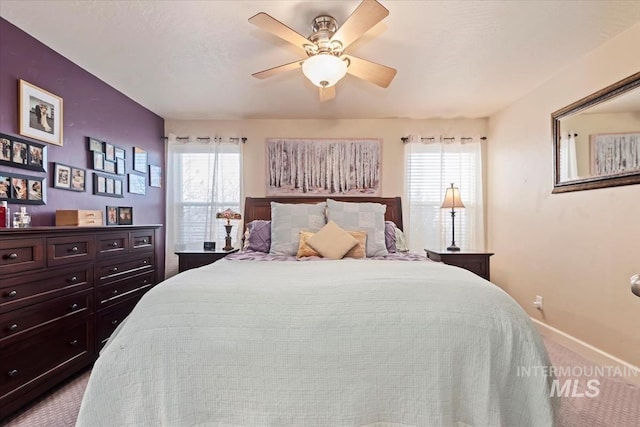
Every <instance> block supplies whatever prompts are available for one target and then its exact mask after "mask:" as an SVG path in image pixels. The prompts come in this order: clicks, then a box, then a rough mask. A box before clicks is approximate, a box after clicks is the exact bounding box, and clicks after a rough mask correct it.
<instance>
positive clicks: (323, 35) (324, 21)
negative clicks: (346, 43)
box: [306, 15, 343, 56]
mask: <svg viewBox="0 0 640 427" xmlns="http://www.w3.org/2000/svg"><path fill="white" fill-rule="evenodd" d="M311 30H312V31H313V34H311V35H310V36H309V41H311V42H312V43H313V45H312V46H309V48H308V49H306V50H307V54H308V55H309V56H313V55H317V54H319V53H329V54H332V55H335V56H340V55H342V51H343V48H342V43H340V42H339V41H337V40H334V41H331V37H333V35H334V34H335V33H336V31H338V21H336V19H335V18H334V17H333V16H329V15H320V16H316V17H315V18H314V19H313V21H311Z"/></svg>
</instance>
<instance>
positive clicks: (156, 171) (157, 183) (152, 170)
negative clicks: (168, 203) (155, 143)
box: [149, 165, 162, 188]
mask: <svg viewBox="0 0 640 427" xmlns="http://www.w3.org/2000/svg"><path fill="white" fill-rule="evenodd" d="M149 187H157V188H160V187H162V169H161V168H160V166H154V165H149Z"/></svg>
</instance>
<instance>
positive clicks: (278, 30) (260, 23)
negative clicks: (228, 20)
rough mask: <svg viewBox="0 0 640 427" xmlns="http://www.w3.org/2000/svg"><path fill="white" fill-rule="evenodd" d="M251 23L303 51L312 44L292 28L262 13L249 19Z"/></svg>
mask: <svg viewBox="0 0 640 427" xmlns="http://www.w3.org/2000/svg"><path fill="white" fill-rule="evenodd" d="M249 22H251V23H252V24H253V25H255V26H256V27H258V28H261V29H263V30H265V31H269V32H270V33H272V34H275V35H276V36H278V37H280V38H281V39H283V40H286V41H288V42H289V43H291V44H294V45H296V46H298V47H299V48H301V49H304V46H305V45H308V44H312V43H311V42H310V41H309V40H308V39H307V38H306V37H304V36H303V35H302V34H300V33H298V32H296V31H294V30H292V29H291V28H289V27H287V26H286V25H284V24H283V23H282V22H280V21H278V20H277V19H275V18H274V17H272V16H270V15H267V14H266V13H264V12H260V13H258V14H256V15H253V16H252V17H251V18H249Z"/></svg>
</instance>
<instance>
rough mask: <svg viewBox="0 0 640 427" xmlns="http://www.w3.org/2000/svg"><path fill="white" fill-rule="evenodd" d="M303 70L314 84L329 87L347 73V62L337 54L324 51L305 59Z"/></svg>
mask: <svg viewBox="0 0 640 427" xmlns="http://www.w3.org/2000/svg"><path fill="white" fill-rule="evenodd" d="M302 72H303V73H304V75H305V76H306V77H307V78H308V79H309V80H311V83H313V84H314V85H316V86H318V87H329V86H333V85H334V84H336V83H338V81H339V80H340V79H341V78H343V77H344V75H345V74H347V64H346V62H345V61H343V60H342V59H340V58H338V57H337V56H334V55H331V54H328V53H322V54H319V55H316V56H312V57H310V58H308V59H307V60H306V61H304V63H303V64H302Z"/></svg>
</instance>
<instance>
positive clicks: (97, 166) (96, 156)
mask: <svg viewBox="0 0 640 427" xmlns="http://www.w3.org/2000/svg"><path fill="white" fill-rule="evenodd" d="M92 154H93V156H92V157H93V165H92V169H94V170H97V171H103V170H104V153H103V152H102V151H93V152H92Z"/></svg>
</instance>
